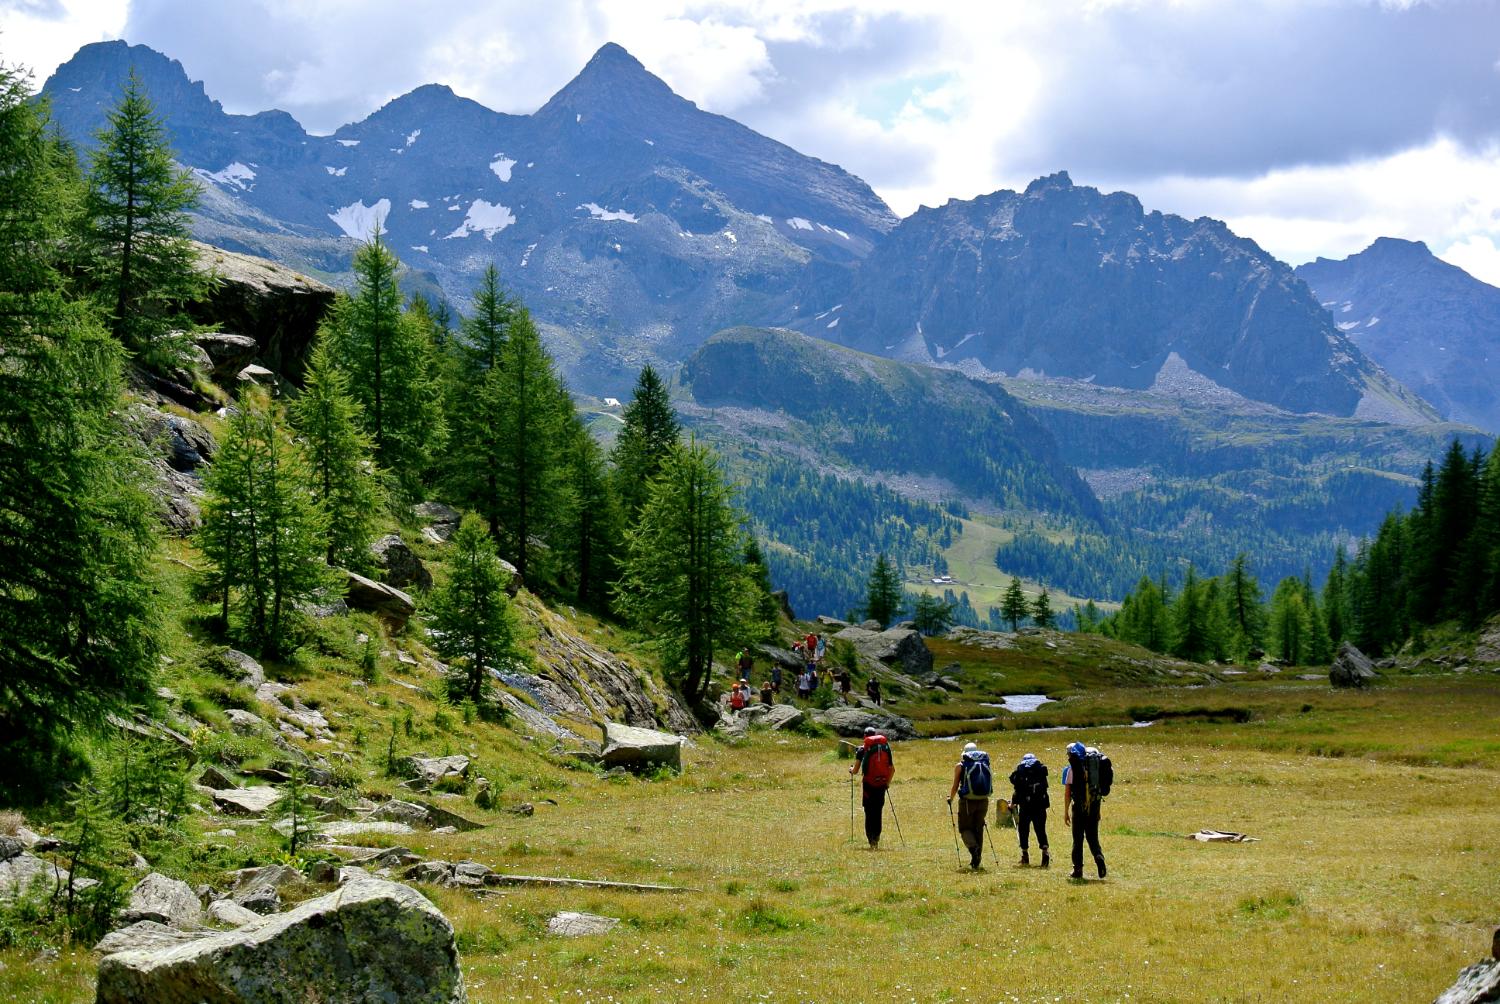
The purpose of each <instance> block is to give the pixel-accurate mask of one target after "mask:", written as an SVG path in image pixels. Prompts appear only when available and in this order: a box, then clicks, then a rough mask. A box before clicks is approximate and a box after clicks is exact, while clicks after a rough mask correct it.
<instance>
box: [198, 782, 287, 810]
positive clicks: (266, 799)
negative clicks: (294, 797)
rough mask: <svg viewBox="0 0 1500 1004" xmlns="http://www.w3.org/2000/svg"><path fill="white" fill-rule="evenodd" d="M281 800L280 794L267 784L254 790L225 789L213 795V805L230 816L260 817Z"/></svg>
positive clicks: (216, 791)
mask: <svg viewBox="0 0 1500 1004" xmlns="http://www.w3.org/2000/svg"><path fill="white" fill-rule="evenodd" d="M280 798H281V792H279V791H277V790H276V789H275V788H273V787H271V786H270V785H268V784H265V785H258V786H256V787H254V788H225V789H219V790H215V791H214V793H213V800H214V805H215V806H216V807H217V808H218V809H219V810H220V811H221V812H226V813H228V814H229V815H231V816H260V815H263V814H265V813H266V812H268V811H269V810H270V808H271V806H273V805H275V804H276V802H277V801H278V800H279V799H280Z"/></svg>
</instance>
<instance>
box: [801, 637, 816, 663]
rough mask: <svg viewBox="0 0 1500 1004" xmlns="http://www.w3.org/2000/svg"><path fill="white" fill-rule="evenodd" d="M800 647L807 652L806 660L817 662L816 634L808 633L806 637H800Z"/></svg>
mask: <svg viewBox="0 0 1500 1004" xmlns="http://www.w3.org/2000/svg"><path fill="white" fill-rule="evenodd" d="M802 648H803V650H804V651H805V652H807V661H808V662H817V661H818V636H817V635H815V634H810V635H808V636H807V637H806V638H803V639H802Z"/></svg>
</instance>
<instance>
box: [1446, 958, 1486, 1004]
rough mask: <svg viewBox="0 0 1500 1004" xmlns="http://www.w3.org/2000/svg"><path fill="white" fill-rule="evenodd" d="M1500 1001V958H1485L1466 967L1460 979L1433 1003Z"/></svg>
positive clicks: (1459, 976) (1461, 972) (1476, 1003)
mask: <svg viewBox="0 0 1500 1004" xmlns="http://www.w3.org/2000/svg"><path fill="white" fill-rule="evenodd" d="M1494 1001H1500V959H1485V960H1484V961H1483V962H1476V963H1474V964H1473V965H1472V966H1468V967H1466V968H1464V969H1463V970H1462V971H1460V972H1459V974H1458V980H1457V981H1456V982H1455V983H1454V984H1453V986H1451V987H1449V988H1448V989H1447V990H1444V991H1443V992H1442V993H1441V994H1439V995H1438V998H1437V1000H1435V1001H1433V1004H1492V1002H1494Z"/></svg>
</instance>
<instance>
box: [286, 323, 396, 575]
mask: <svg viewBox="0 0 1500 1004" xmlns="http://www.w3.org/2000/svg"><path fill="white" fill-rule="evenodd" d="M359 420H360V409H359V405H358V404H357V403H356V402H355V400H354V398H353V397H352V396H351V395H350V393H349V378H348V376H346V375H345V374H344V372H343V371H342V370H340V369H339V368H338V366H336V365H335V364H334V362H333V357H332V355H331V353H330V352H329V351H328V346H327V345H325V344H321V343H320V344H319V345H318V346H317V348H315V349H314V350H313V354H312V358H311V360H309V362H308V366H307V372H306V375H305V376H304V387H303V391H302V396H301V397H299V398H298V399H297V401H296V402H295V403H294V404H293V405H292V424H293V426H294V427H295V428H296V430H297V433H298V435H299V436H300V437H301V439H302V442H303V444H304V445H305V447H306V450H307V460H308V463H309V465H310V466H311V468H312V478H313V487H314V490H315V491H316V493H317V496H318V501H319V502H320V503H321V504H322V506H323V510H324V512H325V513H326V514H327V517H328V548H327V553H326V557H327V560H328V564H330V565H341V566H343V567H346V568H353V569H356V570H362V569H364V568H365V567H366V566H368V565H369V564H370V553H369V546H370V541H371V540H373V539H374V536H375V529H376V516H377V514H378V513H379V512H380V510H381V509H382V508H383V507H384V505H385V494H384V491H383V489H382V487H381V483H380V475H379V472H378V470H377V469H376V467H375V461H374V443H373V442H372V441H371V440H370V437H369V436H368V435H367V434H366V433H365V432H364V431H363V430H362V429H361V428H360V421H359Z"/></svg>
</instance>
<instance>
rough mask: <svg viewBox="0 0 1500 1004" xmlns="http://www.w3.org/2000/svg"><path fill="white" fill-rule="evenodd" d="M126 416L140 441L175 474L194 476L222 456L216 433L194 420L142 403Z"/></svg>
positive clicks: (132, 406) (134, 405)
mask: <svg viewBox="0 0 1500 1004" xmlns="http://www.w3.org/2000/svg"><path fill="white" fill-rule="evenodd" d="M126 416H127V417H126V420H127V422H128V423H129V425H130V429H131V431H132V432H134V433H135V435H136V438H137V439H139V440H140V441H141V442H142V443H144V444H145V446H146V448H147V449H149V450H150V451H151V452H152V453H153V454H155V455H157V456H160V457H161V458H162V459H163V460H165V461H166V462H167V465H168V466H169V467H171V468H172V469H173V470H174V471H180V472H182V473H183V474H191V473H193V472H194V471H196V470H198V468H200V467H202V466H203V465H204V464H206V463H208V462H209V461H211V460H213V458H214V454H215V453H217V452H218V449H219V444H218V443H217V442H215V441H214V437H213V433H211V432H209V431H208V430H207V429H205V428H204V427H203V426H202V425H200V424H198V423H197V422H195V421H193V420H192V419H191V418H183V417H182V416H181V415H173V414H171V413H170V412H165V411H157V410H156V409H155V408H152V407H150V406H148V405H145V404H140V403H137V404H133V405H131V406H130V409H129V410H128V411H127V413H126Z"/></svg>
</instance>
